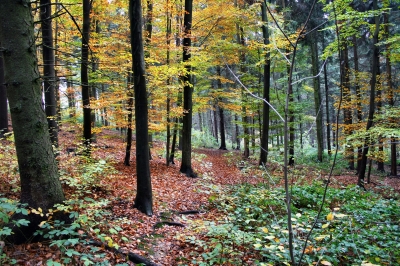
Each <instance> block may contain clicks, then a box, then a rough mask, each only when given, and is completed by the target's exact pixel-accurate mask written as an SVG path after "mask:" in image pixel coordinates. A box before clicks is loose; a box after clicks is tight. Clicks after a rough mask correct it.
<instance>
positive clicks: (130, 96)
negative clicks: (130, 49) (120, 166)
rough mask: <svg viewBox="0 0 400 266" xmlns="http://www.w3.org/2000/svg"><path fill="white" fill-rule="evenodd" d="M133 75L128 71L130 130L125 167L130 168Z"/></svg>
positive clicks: (128, 132) (127, 139)
mask: <svg viewBox="0 0 400 266" xmlns="http://www.w3.org/2000/svg"><path fill="white" fill-rule="evenodd" d="M133 90H134V88H133V75H132V72H131V71H128V79H127V96H128V103H127V108H126V109H127V110H128V129H127V133H126V151H125V160H124V165H127V166H129V165H130V160H131V149H132V119H133V94H134V92H133Z"/></svg>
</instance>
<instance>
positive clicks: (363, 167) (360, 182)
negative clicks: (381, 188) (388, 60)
mask: <svg viewBox="0 0 400 266" xmlns="http://www.w3.org/2000/svg"><path fill="white" fill-rule="evenodd" d="M373 8H374V10H378V0H373ZM379 26H380V22H379V16H375V32H374V35H373V39H372V40H373V41H372V48H371V49H372V51H373V57H372V66H371V68H372V69H371V72H372V77H371V81H370V85H371V91H370V98H369V113H368V121H367V127H366V130H367V131H368V130H369V129H370V128H371V127H372V124H373V119H374V113H375V89H376V83H377V82H376V78H377V77H376V76H377V73H378V60H379V47H378V46H377V43H378V37H379ZM369 145H370V140H369V139H368V138H367V139H365V141H364V149H363V154H362V158H361V165H360V171H359V172H358V182H357V184H358V186H360V187H364V178H365V170H366V166H367V154H368V149H369Z"/></svg>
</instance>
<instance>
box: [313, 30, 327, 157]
mask: <svg viewBox="0 0 400 266" xmlns="http://www.w3.org/2000/svg"><path fill="white" fill-rule="evenodd" d="M310 37H311V40H310V49H311V62H312V63H311V64H312V73H313V76H314V77H315V78H314V79H313V85H314V107H315V119H316V129H317V149H318V154H317V159H318V161H319V162H322V160H323V156H322V155H323V152H324V138H323V132H322V113H323V112H322V106H321V90H320V83H319V77H318V72H319V64H318V42H317V35H316V34H315V31H314V32H313V33H311V35H310Z"/></svg>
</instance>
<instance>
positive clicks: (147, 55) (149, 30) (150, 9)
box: [144, 0, 153, 160]
mask: <svg viewBox="0 0 400 266" xmlns="http://www.w3.org/2000/svg"><path fill="white" fill-rule="evenodd" d="M145 23H146V32H145V36H146V38H145V44H146V46H145V47H146V49H145V54H144V56H145V58H146V59H148V58H150V49H151V47H150V45H151V35H152V33H153V1H152V0H147V14H146V21H145ZM145 62H146V61H145ZM148 68H149V64H147V63H146V69H148ZM148 101H149V108H150V110H151V109H153V107H152V97H151V95H149V96H148ZM152 147H153V134H152V133H151V132H149V159H150V160H151V151H150V148H152Z"/></svg>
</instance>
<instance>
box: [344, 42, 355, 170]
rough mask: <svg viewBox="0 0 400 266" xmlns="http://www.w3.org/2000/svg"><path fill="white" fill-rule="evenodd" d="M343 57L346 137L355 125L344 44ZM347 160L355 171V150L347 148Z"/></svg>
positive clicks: (350, 167) (346, 52)
mask: <svg viewBox="0 0 400 266" xmlns="http://www.w3.org/2000/svg"><path fill="white" fill-rule="evenodd" d="M341 55H342V60H341V61H342V62H343V65H342V68H343V69H342V73H343V76H342V77H341V80H342V90H343V102H344V103H345V106H344V107H343V120H344V125H345V126H344V134H345V136H349V135H351V134H352V129H351V128H352V124H353V116H352V110H351V107H350V101H351V94H350V87H349V86H350V78H349V77H350V68H349V53H348V49H347V45H346V44H344V48H343V52H342V53H341ZM345 154H346V159H347V162H348V166H349V169H350V170H354V150H353V148H351V147H347V145H346V148H345Z"/></svg>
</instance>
